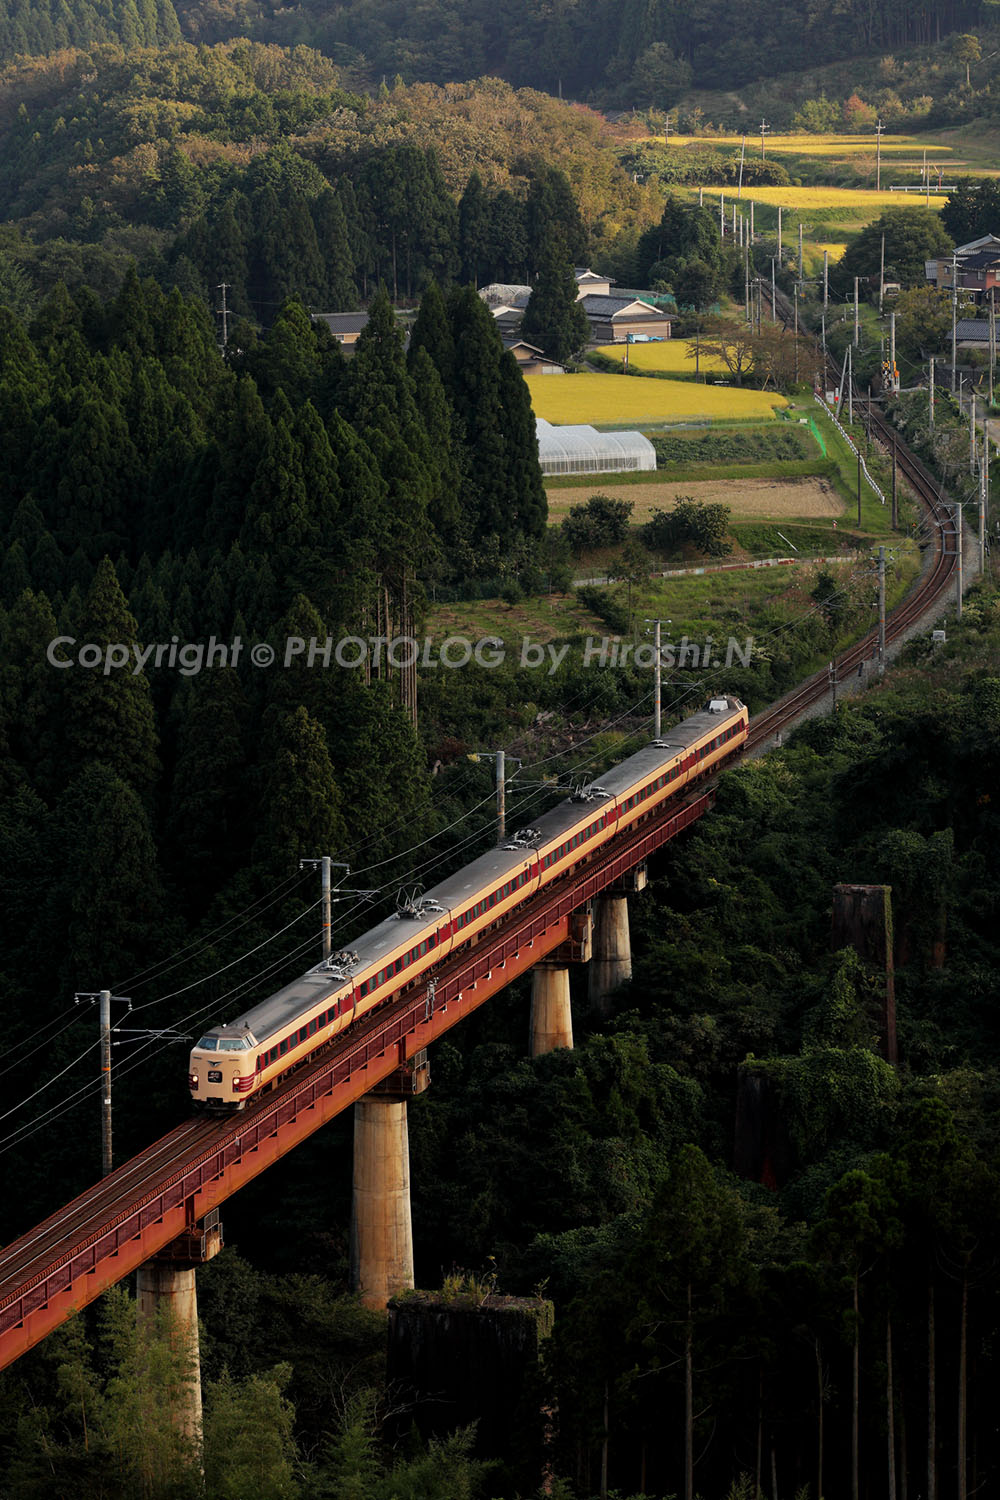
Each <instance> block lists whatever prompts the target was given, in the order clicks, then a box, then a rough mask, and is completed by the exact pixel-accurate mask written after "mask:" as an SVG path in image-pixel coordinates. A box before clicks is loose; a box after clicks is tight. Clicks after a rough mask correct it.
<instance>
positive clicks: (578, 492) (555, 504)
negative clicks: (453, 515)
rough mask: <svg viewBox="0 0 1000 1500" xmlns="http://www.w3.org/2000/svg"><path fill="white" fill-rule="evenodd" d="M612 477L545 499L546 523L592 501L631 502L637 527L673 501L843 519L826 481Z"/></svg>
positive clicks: (757, 514) (756, 515)
mask: <svg viewBox="0 0 1000 1500" xmlns="http://www.w3.org/2000/svg"><path fill="white" fill-rule="evenodd" d="M611 480H612V476H611V475H606V476H604V475H600V474H595V475H594V476H593V477H592V478H591V479H590V480H588V481H586V482H584V483H582V484H579V485H574V486H573V487H572V489H569V488H567V489H558V490H552V491H550V493H549V521H550V523H553V524H556V523H558V522H559V521H561V520H562V518H563V516H564V515H566V514H567V512H568V511H569V508H570V506H571V505H581V504H583V503H585V502H586V501H587V500H589V498H590V496H591V495H608V496H609V497H610V498H611V499H613V500H631V501H632V502H633V506H634V508H633V511H632V522H633V524H635V525H641V524H642V523H643V522H644V521H648V520H649V518H650V516H651V515H652V513H653V511H654V510H669V509H670V507H671V506H672V505H673V503H674V500H675V498H676V497H677V496H678V495H691V496H692V497H693V498H694V499H695V500H702V501H705V502H707V503H712V504H714V503H715V502H717V501H721V503H722V504H723V505H728V506H729V508H730V510H731V511H732V513H733V519H734V520H736V519H739V520H758V519H761V518H765V519H768V520H777V519H781V518H784V519H787V520H815V519H816V518H817V517H829V518H830V519H833V518H835V517H837V516H841V515H843V514H844V511H845V509H846V507H845V505H844V502H843V501H842V500H841V498H840V496H839V495H838V494H837V492H836V490H835V489H834V488H833V486H832V485H831V484H829V483H828V482H827V480H825V479H713V480H684V479H657V481H656V482H655V483H651V484H628V485H626V484H619V485H616V484H614V483H612V482H609V481H611Z"/></svg>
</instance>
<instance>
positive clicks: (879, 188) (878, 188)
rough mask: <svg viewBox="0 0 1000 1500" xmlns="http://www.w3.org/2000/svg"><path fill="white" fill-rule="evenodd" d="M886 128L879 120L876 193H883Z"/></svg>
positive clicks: (876, 154) (876, 136) (876, 140)
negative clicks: (883, 158) (883, 157)
mask: <svg viewBox="0 0 1000 1500" xmlns="http://www.w3.org/2000/svg"><path fill="white" fill-rule="evenodd" d="M884 129H885V126H884V125H883V124H882V121H881V120H879V121H878V122H877V123H876V126H875V191H876V193H879V192H881V191H882V132H883V130H884Z"/></svg>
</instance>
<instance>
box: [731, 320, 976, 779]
mask: <svg viewBox="0 0 1000 1500" xmlns="http://www.w3.org/2000/svg"><path fill="white" fill-rule="evenodd" d="M768 300H770V297H769V296H768ZM775 304H776V311H777V312H778V314H779V316H780V317H781V318H782V321H783V322H784V325H785V327H786V328H787V327H789V326H790V325H791V321H792V309H791V306H790V304H789V302H788V299H787V297H785V296H784V295H783V294H782V293H781V292H778V293H777V294H776V297H775ZM830 373H831V374H832V375H833V377H834V379H836V378H837V377H838V374H839V372H837V371H836V369H835V368H834V367H833V365H832V363H831V364H830ZM869 421H870V423H871V429H870V430H871V435H872V437H874V438H875V439H876V440H877V441H879V442H881V443H883V444H884V445H885V447H886V448H888V447H890V446H891V444H892V441H893V437H894V436H895V440H896V462H897V464H898V465H899V469H900V471H901V473H902V475H903V478H904V479H905V480H906V482H907V484H908V485H909V486H910V488H911V490H913V492H914V494H915V495H916V496H917V499H918V500H919V501H920V503H921V504H922V505H923V506H924V508H925V510H926V513H927V520H928V523H929V534H930V538H931V541H930V545H931V546H932V547H933V556H932V559H931V562H930V565H929V566H925V567H924V568H923V569H922V571H921V576H920V578H919V579H918V580H917V582H916V583H915V584H914V586H913V588H912V589H911V590H910V591H909V593H908V594H907V595H906V597H905V599H903V601H902V602H901V603H900V604H899V605H897V607H896V608H895V609H894V610H893V611H892V613H891V614H888V615H887V616H886V622H885V641H886V645H887V646H888V645H890V644H891V643H892V642H893V641H898V640H899V639H900V638H901V637H902V636H904V635H905V634H906V632H907V631H908V630H909V629H910V627H911V626H912V625H915V624H916V622H917V621H918V620H920V619H921V618H922V617H923V616H924V614H925V613H926V612H927V611H928V610H929V609H930V608H931V607H932V605H934V604H935V603H937V601H938V600H939V599H940V598H941V596H942V594H943V593H944V592H945V591H946V590H947V589H948V587H949V586H950V585H951V584H952V581H953V575H954V571H955V566H956V555H957V548H956V533H955V523H954V519H953V516H952V514H951V511H950V510H949V509H948V508H947V506H946V505H945V503H944V501H943V498H942V494H941V488H940V486H939V484H938V482H937V480H936V479H934V477H933V475H931V474H930V473H929V472H928V470H927V469H926V468H925V467H924V465H923V464H922V463H921V462H920V460H919V459H918V458H917V456H916V454H914V453H912V452H911V451H910V449H909V448H908V447H907V446H906V445H905V443H903V441H902V439H901V438H900V437H899V435H898V434H897V433H896V431H895V428H893V427H892V426H891V424H890V423H889V422H887V421H886V419H885V417H884V416H883V415H882V413H881V412H879V411H874V410H873V411H872V412H871V414H870V417H869ZM877 643H878V631H877V629H874V628H873V629H872V630H869V631H868V632H867V634H866V635H864V636H862V638H861V640H859V641H857V642H855V644H854V645H853V646H848V647H847V648H846V650H844V651H842V652H841V653H840V655H839V656H837V657H835V658H834V660H833V662H832V667H833V673H832V674H831V672H830V671H829V670H820V671H819V672H814V673H813V675H812V676H811V677H807V678H806V680H805V682H801V683H799V685H798V686H797V687H795V688H793V689H792V691H791V692H789V693H786V694H785V696H784V697H783V698H779V699H778V700H777V702H775V703H771V704H769V705H768V707H767V708H766V709H764V711H763V712H762V713H759V714H757V715H756V716H755V717H754V718H753V719H751V720H750V738H749V742H748V749H750V750H753V749H759V748H760V747H761V746H762V745H765V744H766V743H767V741H768V740H769V739H773V737H774V736H775V735H776V734H778V733H779V732H780V731H781V730H783V729H786V728H788V727H790V726H791V725H792V724H794V723H795V721H796V720H797V719H798V718H799V717H800V715H801V714H802V713H803V712H804V711H805V710H806V709H808V708H811V707H812V706H813V704H815V703H819V702H821V701H822V699H823V698H825V697H826V695H827V694H828V693H829V692H830V688H831V676H832V680H833V681H834V682H836V683H839V682H844V681H845V680H846V679H848V678H849V677H850V676H851V674H852V673H854V672H856V671H857V670H858V667H859V666H862V665H863V664H864V662H866V661H868V660H869V659H870V658H871V656H872V655H873V651H874V650H875V649H877Z"/></svg>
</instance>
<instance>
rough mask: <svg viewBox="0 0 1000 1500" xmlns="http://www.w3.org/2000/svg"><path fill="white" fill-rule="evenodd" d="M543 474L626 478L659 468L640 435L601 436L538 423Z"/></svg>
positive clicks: (592, 431)
mask: <svg viewBox="0 0 1000 1500" xmlns="http://www.w3.org/2000/svg"><path fill="white" fill-rule="evenodd" d="M535 427H536V431H537V434H538V462H539V464H540V465H541V469H542V473H543V474H625V473H629V472H633V471H636V470H640V469H644V470H652V469H655V468H656V449H655V448H654V447H653V445H652V443H651V442H650V441H649V439H648V438H645V437H643V435H642V433H641V432H598V430H597V428H596V427H587V426H583V425H581V426H574V427H554V426H553V425H552V423H551V422H546V421H545V420H544V418H542V417H537V418H536V419H535Z"/></svg>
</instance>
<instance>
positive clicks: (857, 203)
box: [689, 183, 948, 218]
mask: <svg viewBox="0 0 1000 1500" xmlns="http://www.w3.org/2000/svg"><path fill="white" fill-rule="evenodd" d="M689 191H691V190H690V189H689ZM705 193H706V194H711V195H712V196H713V197H715V196H717V195H718V194H719V193H722V194H724V195H725V199H726V203H727V204H729V203H730V202H734V201H735V199H736V194H735V192H734V191H733V189H732V187H730V186H728V185H726V184H725V183H722V184H721V185H720V184H719V183H716V184H714V185H713V186H711V187H709V186H707V185H706V187H705ZM751 198H752V199H753V201H754V202H755V203H767V204H770V205H771V206H772V207H774V208H784V209H789V208H792V209H795V208H799V209H811V210H813V211H814V212H819V213H830V212H834V213H835V212H836V211H837V210H838V209H841V210H843V209H848V210H854V211H856V210H858V209H861V210H864V211H867V210H869V209H870V210H872V214H871V216H872V218H875V217H876V213H877V212H879V211H881V210H883V209H886V208H924V207H925V206H928V205H926V203H925V199H924V197H923V195H921V194H917V193H876V192H875V191H874V190H871V191H869V190H866V189H864V188H836V187H757V186H756V185H755V186H754V187H753V188H744V189H743V196H742V199H741V202H743V203H746V204H749V202H750V200H751ZM947 201H948V194H947V193H931V195H930V204H929V207H930V208H931V209H939V208H943V207H944V205H945V204H946V203H947Z"/></svg>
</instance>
